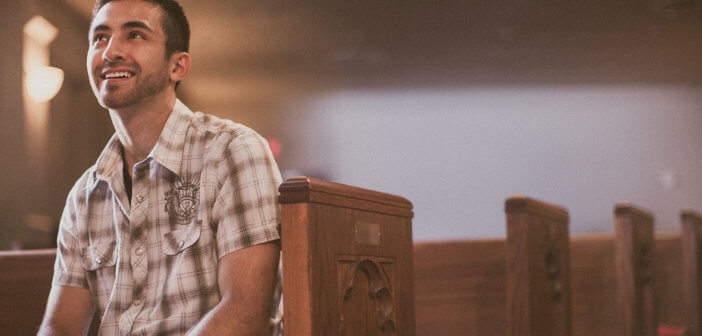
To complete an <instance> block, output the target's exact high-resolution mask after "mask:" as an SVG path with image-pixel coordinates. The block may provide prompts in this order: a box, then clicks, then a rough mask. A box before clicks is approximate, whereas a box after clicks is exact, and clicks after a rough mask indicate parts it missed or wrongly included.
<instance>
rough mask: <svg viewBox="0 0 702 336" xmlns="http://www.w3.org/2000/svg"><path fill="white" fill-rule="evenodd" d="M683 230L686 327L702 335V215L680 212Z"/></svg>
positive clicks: (689, 210) (698, 335)
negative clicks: (701, 279)
mask: <svg viewBox="0 0 702 336" xmlns="http://www.w3.org/2000/svg"><path fill="white" fill-rule="evenodd" d="M680 224H681V228H682V235H681V243H682V250H683V251H684V253H682V256H683V265H684V267H683V270H684V271H685V272H684V274H683V279H684V285H683V290H684V293H685V298H686V307H685V308H686V313H687V315H686V318H685V326H686V329H687V331H688V333H689V334H690V335H691V336H701V335H702V281H700V274H702V257H700V255H701V254H702V215H700V214H699V213H697V212H696V211H694V210H692V209H689V208H686V209H683V210H682V211H681V212H680Z"/></svg>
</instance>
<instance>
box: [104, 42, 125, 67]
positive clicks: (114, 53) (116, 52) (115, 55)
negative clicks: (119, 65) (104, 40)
mask: <svg viewBox="0 0 702 336" xmlns="http://www.w3.org/2000/svg"><path fill="white" fill-rule="evenodd" d="M123 58H124V54H123V50H122V46H121V45H120V43H119V41H118V39H116V38H111V39H110V41H109V42H108V44H107V47H106V48H105V50H104V51H103V52H102V59H103V60H105V61H106V62H114V61H117V60H121V59H123Z"/></svg>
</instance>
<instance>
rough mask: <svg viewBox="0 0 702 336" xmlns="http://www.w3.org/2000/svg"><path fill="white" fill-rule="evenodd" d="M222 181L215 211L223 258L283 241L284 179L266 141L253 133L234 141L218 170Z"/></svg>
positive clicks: (219, 249) (226, 151) (219, 178)
mask: <svg viewBox="0 0 702 336" xmlns="http://www.w3.org/2000/svg"><path fill="white" fill-rule="evenodd" d="M217 176H218V180H219V181H222V182H220V183H218V184H221V189H220V191H219V194H218V195H217V197H216V200H215V204H214V207H213V210H212V213H213V217H214V218H217V220H218V224H217V233H216V236H217V253H218V255H219V258H221V257H223V256H224V255H226V254H227V253H231V252H234V251H236V250H239V249H242V248H245V247H249V246H253V245H257V244H261V243H265V242H268V241H273V240H277V239H280V206H279V205H278V187H279V186H280V184H281V182H282V179H281V176H280V171H279V170H278V166H277V164H276V163H275V160H274V159H273V155H272V154H271V151H270V148H269V147H268V143H267V142H266V140H265V139H264V138H263V137H261V136H260V135H258V134H256V133H255V132H253V131H250V132H246V133H244V134H241V135H239V136H237V137H236V138H234V139H233V140H232V141H231V143H229V145H228V146H227V148H226V149H225V151H224V153H223V155H222V158H221V162H220V164H219V168H218V174H217Z"/></svg>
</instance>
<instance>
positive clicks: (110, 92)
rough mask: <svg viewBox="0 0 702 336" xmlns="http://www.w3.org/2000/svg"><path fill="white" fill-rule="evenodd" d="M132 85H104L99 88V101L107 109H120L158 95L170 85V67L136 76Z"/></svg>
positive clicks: (97, 94) (97, 93)
mask: <svg viewBox="0 0 702 336" xmlns="http://www.w3.org/2000/svg"><path fill="white" fill-rule="evenodd" d="M136 80H137V82H136V83H135V84H134V85H133V86H132V87H128V88H125V87H119V84H115V85H114V86H113V87H111V86H103V85H104V84H102V83H100V88H98V89H97V91H98V92H96V96H97V98H98V102H99V103H100V105H102V107H104V108H106V109H120V108H125V107H130V106H133V105H135V104H137V103H139V102H140V101H142V100H143V99H144V98H147V97H150V96H153V95H156V94H157V93H159V92H161V91H163V90H165V89H166V88H167V87H168V68H167V67H166V66H163V67H161V68H160V69H159V70H158V71H156V72H152V73H150V74H146V75H145V76H144V77H142V78H136Z"/></svg>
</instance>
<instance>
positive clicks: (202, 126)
mask: <svg viewBox="0 0 702 336" xmlns="http://www.w3.org/2000/svg"><path fill="white" fill-rule="evenodd" d="M191 127H192V129H193V130H194V132H193V136H195V137H197V138H198V139H197V140H196V141H202V142H204V143H206V144H207V146H208V147H210V148H211V152H212V154H214V155H220V156H221V155H226V154H231V152H232V151H237V150H238V149H240V148H246V147H251V146H253V147H260V146H264V147H266V148H267V147H268V142H267V141H266V139H265V138H263V137H262V136H261V135H260V134H258V133H257V132H256V131H254V130H253V129H251V128H249V127H247V126H245V125H243V124H239V123H235V122H233V121H231V120H227V119H222V118H219V117H216V116H213V115H210V114H205V113H202V112H195V113H194V114H193V118H192V119H191Z"/></svg>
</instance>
